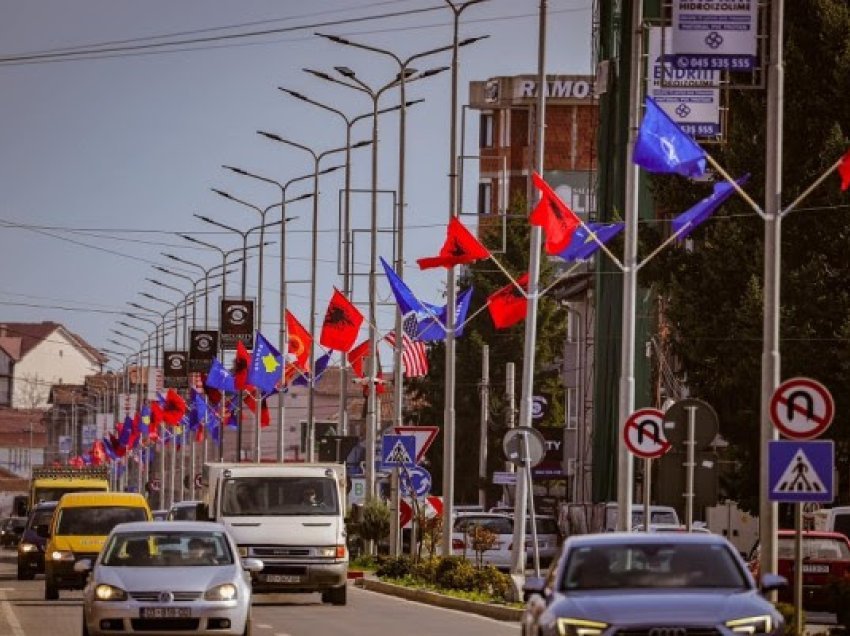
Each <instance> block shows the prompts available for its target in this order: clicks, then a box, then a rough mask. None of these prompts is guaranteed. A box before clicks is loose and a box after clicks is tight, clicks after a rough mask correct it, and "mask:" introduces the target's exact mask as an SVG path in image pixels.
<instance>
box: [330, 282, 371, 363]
mask: <svg viewBox="0 0 850 636" xmlns="http://www.w3.org/2000/svg"><path fill="white" fill-rule="evenodd" d="M362 324H363V314H361V313H360V311H359V310H358V309H357V307H355V306H354V303H352V302H351V301H350V300H348V298H346V297H345V296H344V295H343V294H342V293H341V292H340V291H339V290H338V289H337V288H336V287H334V293H333V296H331V300H330V303H328V310H327V311H326V312H325V321H324V323H323V324H322V333H321V334H320V335H319V344H321V345H322V346H323V347H326V348H328V349H333V350H334V351H348V350H349V349H351V347H353V346H354V341H355V340H357V334H358V333H359V332H360V325H362Z"/></svg>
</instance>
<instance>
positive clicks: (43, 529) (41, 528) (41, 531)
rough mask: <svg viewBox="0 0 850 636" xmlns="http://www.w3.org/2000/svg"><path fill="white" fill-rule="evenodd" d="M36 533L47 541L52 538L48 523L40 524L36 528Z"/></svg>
mask: <svg viewBox="0 0 850 636" xmlns="http://www.w3.org/2000/svg"><path fill="white" fill-rule="evenodd" d="M35 533H36V534H37V535H38V536H39V537H42V538H43V539H47V538H49V537H50V526H49V525H48V524H46V523H40V524H38V525H37V526H36V527H35Z"/></svg>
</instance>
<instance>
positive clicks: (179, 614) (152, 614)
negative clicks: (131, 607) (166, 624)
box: [139, 607, 192, 618]
mask: <svg viewBox="0 0 850 636" xmlns="http://www.w3.org/2000/svg"><path fill="white" fill-rule="evenodd" d="M139 615H140V616H141V618H191V616H192V610H191V609H190V608H188V607H143V608H141V609H140V610H139Z"/></svg>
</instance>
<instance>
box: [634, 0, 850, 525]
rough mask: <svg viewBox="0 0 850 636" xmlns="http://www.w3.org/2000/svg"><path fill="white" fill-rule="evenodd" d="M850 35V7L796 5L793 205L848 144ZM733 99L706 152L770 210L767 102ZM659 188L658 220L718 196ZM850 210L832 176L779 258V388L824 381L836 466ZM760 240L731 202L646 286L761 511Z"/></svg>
mask: <svg viewBox="0 0 850 636" xmlns="http://www.w3.org/2000/svg"><path fill="white" fill-rule="evenodd" d="M848 32H850V5H848V2H847V1H846V0H811V1H810V2H792V3H786V5H785V103H784V131H785V134H784V140H783V174H782V182H783V195H782V204H783V205H787V204H788V203H790V202H791V201H792V200H793V199H794V198H795V197H796V196H797V195H799V194H800V193H801V192H802V191H803V190H804V189H805V188H806V187H807V186H808V185H809V184H811V183H812V182H813V181H814V179H815V178H816V177H818V176H819V175H820V174H821V173H823V172H824V171H825V170H826V169H827V168H828V167H829V166H830V165H831V164H832V163H833V162H834V161H835V160H836V159H837V158H838V157H839V156H840V155H841V153H843V152H844V151H845V150H846V149H847V148H848V146H850V109H848V108H847V105H846V96H847V95H848V94H850V93H848V91H850V73H848V72H847V69H848V68H850V42H848V39H847V33H848ZM729 99H730V109H729V121H728V126H727V143H725V144H724V145H722V146H720V147H717V146H707V147H706V148H707V150H708V151H709V152H710V153H711V154H712V155H713V156H714V157H715V158H716V159H717V160H718V161H719V162H720V164H721V165H723V166H724V167H725V168H726V169H727V170H728V171H729V172H730V173H731V174H732V175H734V176H736V177H737V176H739V175H741V174H744V173H751V175H752V176H751V179H750V181H749V183H748V184H747V185H746V190H747V191H748V192H749V193H750V194H751V196H753V198H754V199H755V200H756V201H759V202H760V201H764V194H763V193H764V175H765V165H764V164H765V159H764V157H765V150H764V147H765V144H764V140H765V118H766V112H767V111H766V109H767V104H766V92H765V91H753V90H749V91H730V93H729ZM651 189H652V193H653V198H654V201H655V204H656V207H657V211H658V212H659V215H660V216H671V215H673V214H677V213H679V212H680V211H682V210H684V209H686V208H687V207H689V206H690V205H692V204H693V203H694V202H695V201H697V200H698V199H700V198H702V197H704V196H706V195H707V194H708V193H709V191H710V188H709V186H707V185H700V184H695V183H692V182H688V181H686V180H684V179H681V178H678V177H662V176H653V177H652V180H651ZM848 203H850V201H848V197H847V196H846V194H845V195H843V196H842V195H841V193H840V192H839V188H838V187H837V177H834V176H833V177H832V178H831V179H830V180H828V181H827V182H826V183H825V184H823V185H821V186H820V187H819V188H818V189H816V190H815V191H814V192H813V193H812V194H811V195H809V196H808V197H807V198H806V199H805V200H804V201H803V202H802V204H801V206H800V208H799V209H798V210H797V211H796V212H793V213H791V214H790V215H789V216H787V217H785V218H784V219H783V222H782V247H781V253H782V262H781V265H782V271H781V316H780V338H781V345H780V347H781V377H782V378H789V377H793V376H796V375H803V376H809V377H813V378H816V379H818V380H820V381H821V382H823V383H824V384H826V386H827V387H828V388H829V389H830V390H831V392H832V394H833V396H834V397H835V398H836V402H837V409H836V418H835V422H834V423H833V425H832V428H831V429H830V430H829V432H828V436H829V437H832V438H834V439H835V440H836V443H837V447H838V450H837V457H836V463H837V464H839V465H841V463H842V462H846V461H847V459H848V441H849V440H848V432H847V431H848V426H847V424H848V422H847V420H848V416H847V407H848V399H847V396H848V389H850V347H848V343H850V339H848V337H850V286H848V285H847V282H846V281H847V279H848V277H850V250H848V249H847V245H848V238H850V223H848V217H847V206H848ZM642 231H643V228H642ZM647 235H651V233H649V234H647ZM763 237H764V224H763V222H762V220H761V219H760V218H759V217H758V216H757V215H756V214H755V213H754V212H753V211H752V209H751V208H749V206H747V205H746V204H745V203H744V202H743V201H742V200H741V199H740V197H734V198H733V199H732V200H730V201H729V202H727V203H726V204H724V206H723V208H722V209H721V210H720V211H719V212H718V213H717V214H716V215H715V216H714V217H713V218H712V219H711V220H710V221H709V222H707V223H706V224H705V226H704V227H701V228H699V229H697V230H696V231H695V232H694V234H693V235H692V238H693V249H687V248H685V247H684V246H680V247H679V248H678V249H676V248H674V249H668V250H665V252H663V253H662V255H661V256H660V258H658V259H657V260H656V261H655V262H654V263H653V264H652V265H650V266H648V267H647V268H646V270H642V277H643V276H645V277H646V278H642V282H643V281H651V282H652V283H653V284H654V285H655V287H656V290H657V291H658V292H659V293H660V294H661V295H662V297H663V298H664V301H665V306H666V307H667V314H666V318H667V320H668V323H669V324H668V326H669V329H670V334H671V338H670V345H671V350H672V353H673V354H674V356H675V358H676V359H677V360H678V362H679V364H680V374H681V376H682V378H683V379H684V380H685V382H686V384H687V386H688V387H689V388H690V392H691V395H693V396H695V397H699V398H702V399H705V400H706V401H708V402H710V403H711V404H712V405H713V406H714V408H715V409H716V410H717V412H718V415H719V418H720V432H721V434H722V435H723V437H724V438H725V439H726V440H727V441H728V442H729V443H730V446H729V455H730V456H731V459H732V460H734V462H735V463H734V466H733V469H732V470H731V471H730V472H729V473H728V475H727V481H726V482H725V483H724V484H723V486H724V487H725V491H726V492H725V493H724V494H726V495H728V496H732V497H735V498H737V499H738V500H739V501H740V502H741V503H742V505H743V506H744V507H746V508H747V509H749V510H751V511H757V506H758V498H759V492H758V487H759V481H758V473H759V396H760V377H761V351H762V321H763V318H762V315H763V309H762V299H763V269H764V265H763V262H764V260H763V259H764V239H763ZM644 271H645V272H646V274H644V273H643V272H644ZM837 490H838V492H847V490H848V489H847V487H846V484H842V486H841V487H840V488H839V489H837Z"/></svg>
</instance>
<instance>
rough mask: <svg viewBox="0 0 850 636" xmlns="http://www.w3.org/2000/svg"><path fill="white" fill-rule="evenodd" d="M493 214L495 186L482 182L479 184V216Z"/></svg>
mask: <svg viewBox="0 0 850 636" xmlns="http://www.w3.org/2000/svg"><path fill="white" fill-rule="evenodd" d="M492 212H493V184H492V183H490V182H489V181H482V182H481V183H479V184H478V214H491V213H492Z"/></svg>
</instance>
